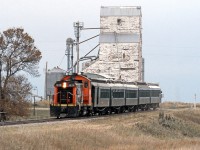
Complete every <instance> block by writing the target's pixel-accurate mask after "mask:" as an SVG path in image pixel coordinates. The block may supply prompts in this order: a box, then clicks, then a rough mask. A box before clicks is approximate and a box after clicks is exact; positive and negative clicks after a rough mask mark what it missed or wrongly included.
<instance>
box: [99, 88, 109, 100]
mask: <svg viewBox="0 0 200 150" xmlns="http://www.w3.org/2000/svg"><path fill="white" fill-rule="evenodd" d="M100 98H110V90H109V89H101V90H100Z"/></svg>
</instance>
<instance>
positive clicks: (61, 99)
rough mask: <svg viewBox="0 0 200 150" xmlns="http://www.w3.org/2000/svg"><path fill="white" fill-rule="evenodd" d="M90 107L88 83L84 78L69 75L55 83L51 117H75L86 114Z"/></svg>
mask: <svg viewBox="0 0 200 150" xmlns="http://www.w3.org/2000/svg"><path fill="white" fill-rule="evenodd" d="M90 106H91V92H90V82H89V79H87V78H86V77H84V76H81V75H77V74H76V75H69V76H65V77H64V78H63V79H62V80H61V81H57V82H56V83H55V85H54V96H53V103H52V104H51V105H50V115H51V116H52V117H55V116H56V117H57V118H59V117H60V116H61V115H62V116H63V115H65V116H67V117H76V116H79V115H81V114H84V113H87V112H88V109H89V107H90Z"/></svg>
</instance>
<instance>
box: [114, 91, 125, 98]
mask: <svg viewBox="0 0 200 150" xmlns="http://www.w3.org/2000/svg"><path fill="white" fill-rule="evenodd" d="M112 92H113V98H124V90H123V89H114V90H112Z"/></svg>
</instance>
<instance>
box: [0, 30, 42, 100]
mask: <svg viewBox="0 0 200 150" xmlns="http://www.w3.org/2000/svg"><path fill="white" fill-rule="evenodd" d="M41 57H42V56H41V52H40V51H39V49H38V48H37V47H36V46H35V44H34V40H33V38H32V37H31V36H29V35H28V33H25V32H24V29H22V28H11V29H8V30H6V31H4V32H3V33H1V34H0V99H1V100H2V99H5V98H9V100H11V99H12V97H10V96H11V95H12V94H13V92H17V93H18V95H20V97H21V98H24V95H23V94H24V92H27V90H25V89H23V88H22V89H21V90H22V91H14V89H13V90H12V89H11V88H10V85H11V81H13V80H14V78H16V79H15V80H20V78H23V79H26V78H25V77H24V76H18V75H19V73H21V72H26V73H28V74H30V75H31V76H34V77H37V76H39V72H38V65H39V61H40V59H41ZM29 90H30V89H29ZM8 95H10V96H8ZM15 96H16V95H15Z"/></svg>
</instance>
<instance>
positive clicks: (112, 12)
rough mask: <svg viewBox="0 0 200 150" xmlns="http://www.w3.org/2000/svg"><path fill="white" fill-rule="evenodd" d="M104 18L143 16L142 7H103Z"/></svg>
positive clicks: (102, 14)
mask: <svg viewBox="0 0 200 150" xmlns="http://www.w3.org/2000/svg"><path fill="white" fill-rule="evenodd" d="M102 16H105V17H106V16H141V7H140V6H137V7H104V6H102V7H101V17H102Z"/></svg>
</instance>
